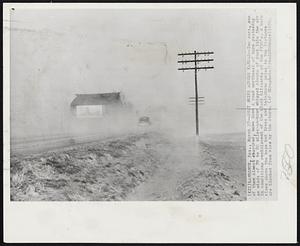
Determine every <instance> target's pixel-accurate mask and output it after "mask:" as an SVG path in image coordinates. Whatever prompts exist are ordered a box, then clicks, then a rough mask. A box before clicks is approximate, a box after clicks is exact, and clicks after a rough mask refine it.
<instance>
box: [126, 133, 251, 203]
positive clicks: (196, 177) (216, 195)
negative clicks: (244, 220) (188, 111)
mask: <svg viewBox="0 0 300 246" xmlns="http://www.w3.org/2000/svg"><path fill="white" fill-rule="evenodd" d="M170 142H171V143H172V148H170V153H169V155H168V158H167V160H166V163H164V165H162V166H161V167H160V168H159V169H158V170H157V172H156V173H155V175H154V176H153V177H152V178H151V179H149V180H147V181H146V182H144V183H143V184H141V185H140V186H138V187H137V188H136V189H134V190H133V192H131V193H130V194H129V195H128V196H127V197H126V200H129V201H130V200H131V201H176V200H244V199H245V198H246V197H245V184H244V182H243V181H245V180H242V179H240V180H238V178H237V177H236V176H235V177H234V176H232V175H230V173H228V171H229V169H228V166H223V167H222V166H220V165H219V163H222V164H224V162H225V164H226V162H230V161H231V160H228V158H227V159H226V158H222V157H221V156H218V160H217V158H216V154H217V153H218V151H219V150H218V151H217V152H214V151H216V149H214V147H215V146H214V145H209V144H205V143H203V142H199V141H198V140H197V139H194V138H185V139H183V138H181V139H172V141H170ZM223 147H225V146H223ZM219 148H220V146H219ZM227 151H229V149H227ZM229 156H230V159H231V158H236V157H234V156H231V155H230V154H229ZM227 164H228V163H227ZM239 164H240V165H241V169H244V167H243V166H242V165H243V163H239ZM226 169H227V172H226ZM239 174H240V175H241V176H242V175H243V174H241V173H240V172H239Z"/></svg>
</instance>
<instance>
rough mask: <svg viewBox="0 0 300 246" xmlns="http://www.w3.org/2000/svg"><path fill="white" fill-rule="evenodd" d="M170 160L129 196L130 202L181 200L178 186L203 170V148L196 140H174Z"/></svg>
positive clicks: (169, 154)
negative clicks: (196, 171) (197, 171)
mask: <svg viewBox="0 0 300 246" xmlns="http://www.w3.org/2000/svg"><path fill="white" fill-rule="evenodd" d="M171 142H172V145H173V147H172V148H171V149H170V150H169V153H168V158H167V160H166V163H164V164H163V165H162V166H161V167H160V168H159V169H158V170H157V171H156V173H155V174H154V176H153V177H152V178H151V179H149V180H147V181H146V182H145V183H143V184H141V185H140V186H138V187H137V189H135V190H134V191H133V192H132V193H130V194H129V195H128V197H127V198H126V200H128V201H155V200H159V201H162V200H163V201H173V200H180V199H181V197H180V194H179V192H178V191H177V187H178V184H179V183H180V182H181V181H183V180H184V179H185V178H186V177H188V176H189V175H190V174H191V173H192V172H193V171H195V170H201V169H203V165H201V163H202V157H203V155H201V153H203V146H202V145H200V144H199V143H198V144H197V142H196V140H195V139H191V138H187V139H184V140H183V139H173V141H171Z"/></svg>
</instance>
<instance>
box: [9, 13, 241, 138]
mask: <svg viewBox="0 0 300 246" xmlns="http://www.w3.org/2000/svg"><path fill="white" fill-rule="evenodd" d="M199 11H200V12H201V10H198V11H195V10H169V11H166V10H163V11H161V10H157V11H156V12H153V11H149V10H126V11H125V10H38V11H37V10H20V9H18V8H16V9H15V10H14V11H12V12H11V19H12V20H14V21H12V22H11V27H10V28H11V29H10V30H11V47H10V49H11V67H10V69H11V73H10V76H11V101H10V103H11V105H10V106H11V115H10V116H11V137H12V139H19V138H34V137H38V136H41V137H48V136H56V135H79V134H87V133H88V134H90V133H91V134H92V133H95V132H97V133H101V132H103V133H106V134H108V133H110V132H111V133H113V132H120V133H121V132H123V133H125V132H130V131H139V129H140V128H139V127H138V126H137V122H138V118H139V117H141V116H143V115H148V116H150V118H151V120H152V121H153V124H152V126H151V127H152V129H154V130H157V131H159V130H161V131H168V132H170V133H172V134H174V135H183V136H187V135H193V134H194V131H195V129H194V128H195V116H194V106H193V105H189V104H188V101H187V99H188V97H189V96H193V93H194V89H193V86H194V84H193V83H194V81H193V79H194V78H193V73H188V72H185V73H180V72H179V71H177V68H178V65H177V53H178V52H180V51H190V50H193V49H200V50H214V52H215V54H216V57H215V59H216V64H215V67H216V69H215V70H214V71H212V72H211V71H207V72H203V73H201V75H199V80H200V82H199V83H200V85H199V93H200V96H205V98H206V104H205V105H204V106H201V108H200V109H199V111H200V112H199V113H200V125H201V128H200V131H201V132H203V133H209V132H213V133H216V132H220V133H224V132H235V131H243V130H244V115H243V112H240V111H237V110H236V108H237V107H241V106H243V105H244V89H243V88H244V72H243V71H244V57H243V54H244V44H243V42H242V41H241V42H237V41H238V39H239V37H241V36H243V35H242V34H243V32H244V30H243V29H244V26H243V22H241V23H240V22H239V21H236V20H241V18H243V17H242V14H239V13H236V12H234V14H233V13H231V12H230V13H227V12H224V11H223V12H222V11H221V10H220V11H216V10H214V12H211V13H210V12H209V11H207V10H206V11H205V12H203V13H202V12H201V15H200V16H199ZM217 16H219V17H218V18H217ZM208 18H210V19H211V18H213V19H214V22H212V23H210V24H209V26H208V24H207V19H208ZM229 19H230V21H229ZM232 30H234V32H232ZM202 32H203V33H205V34H206V36H205V37H203V36H201V35H200V36H199V35H198V34H199V33H202ZM225 35H226V38H224V37H225ZM219 40H223V41H222V42H223V43H222V45H220V44H219ZM242 40H243V39H242ZM231 64H237V65H235V68H232V67H231ZM225 78H226V79H225ZM232 88H234V91H233V89H232ZM119 91H121V92H122V93H123V94H124V96H125V98H126V100H127V101H128V102H130V103H131V104H132V105H133V109H132V112H130V113H126V114H125V113H124V114H119V115H117V116H115V117H111V118H107V119H101V120H99V119H98V120H97V119H77V118H74V116H73V115H72V113H71V110H70V104H71V102H72V100H73V99H74V98H75V94H76V93H80V94H84V93H106V92H119Z"/></svg>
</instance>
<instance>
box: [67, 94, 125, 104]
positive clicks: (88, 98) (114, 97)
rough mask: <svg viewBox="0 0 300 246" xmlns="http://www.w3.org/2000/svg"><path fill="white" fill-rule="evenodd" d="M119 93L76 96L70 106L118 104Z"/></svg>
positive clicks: (119, 100)
mask: <svg viewBox="0 0 300 246" xmlns="http://www.w3.org/2000/svg"><path fill="white" fill-rule="evenodd" d="M120 102H121V98H120V92H111V93H99V94H76V97H75V99H74V100H73V101H72V102H71V106H77V105H104V104H114V103H120Z"/></svg>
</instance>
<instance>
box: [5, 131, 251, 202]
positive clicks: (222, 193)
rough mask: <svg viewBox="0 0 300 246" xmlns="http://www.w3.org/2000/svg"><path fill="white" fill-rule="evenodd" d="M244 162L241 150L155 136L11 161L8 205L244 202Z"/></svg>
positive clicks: (130, 137)
mask: <svg viewBox="0 0 300 246" xmlns="http://www.w3.org/2000/svg"><path fill="white" fill-rule="evenodd" d="M234 143H237V141H235V142H234ZM244 157H245V150H244V148H243V145H242V144H228V142H217V143H216V142H209V141H207V142H195V140H194V139H189V138H185V139H182V138H181V139H174V138H172V137H170V136H164V135H162V134H160V133H155V132H148V133H139V134H135V135H133V134H131V135H127V136H123V137H119V138H114V139H110V140H106V141H101V142H97V143H89V144H82V145H78V146H74V147H69V148H63V149H61V150H59V151H58V150H56V151H49V152H45V153H41V154H35V155H27V156H17V155H14V156H12V157H11V179H10V182H11V200H13V201H28V200H30V201H38V200H50V201H80V200H84V201H110V200H117V201H120V200H135V201H147V200H148V201H149V200H162V201H166V200H245V189H246V188H245V182H246V179H245V178H246V176H245V175H246V174H245V167H246V165H245V159H244Z"/></svg>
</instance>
